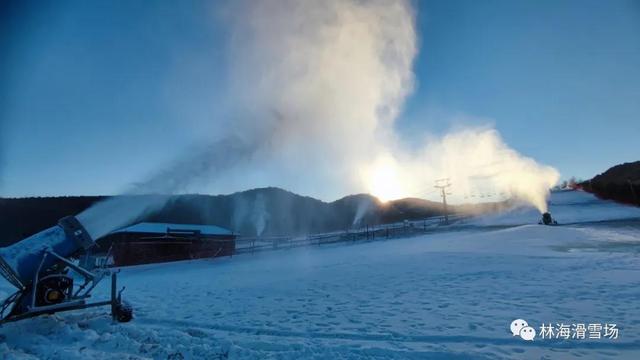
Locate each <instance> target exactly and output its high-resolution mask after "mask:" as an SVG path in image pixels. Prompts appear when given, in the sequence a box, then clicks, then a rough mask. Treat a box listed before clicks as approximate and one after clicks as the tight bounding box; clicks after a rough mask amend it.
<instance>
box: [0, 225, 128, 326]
mask: <svg viewBox="0 0 640 360" xmlns="http://www.w3.org/2000/svg"><path fill="white" fill-rule="evenodd" d="M94 245H95V242H94V240H93V239H92V238H91V235H90V234H89V233H88V232H87V230H86V229H85V228H84V226H83V225H82V224H81V223H80V222H79V221H78V220H77V219H76V218H75V217H73V216H68V217H66V218H63V219H61V220H60V221H59V222H58V225H55V226H52V227H51V228H49V229H46V230H43V231H41V232H39V233H37V234H35V235H32V236H30V237H28V238H26V239H24V240H22V241H20V242H18V243H16V244H14V245H10V246H9V247H5V248H0V275H2V276H3V277H4V278H6V279H7V281H9V282H10V283H11V284H13V285H14V286H15V287H16V288H17V289H18V291H16V292H15V293H14V294H12V295H11V296H9V297H8V298H7V299H5V300H4V302H2V303H0V324H3V323H6V322H10V321H16V320H21V319H26V318H30V317H34V316H37V315H41V314H52V313H55V312H58V311H67V310H76V309H84V308H89V307H95V306H105V305H110V306H111V315H112V317H113V320H114V321H120V322H126V321H129V320H131V319H132V309H131V307H130V306H128V305H127V304H125V303H124V302H123V301H122V291H124V287H123V288H122V289H121V290H120V291H119V292H118V291H117V290H116V286H117V282H116V280H117V275H116V272H115V271H112V270H107V269H105V268H98V269H97V270H94V272H92V271H89V270H88V269H86V268H84V267H82V266H80V265H78V264H76V263H75V262H74V260H73V259H75V258H76V256H77V254H79V253H81V252H82V251H83V250H84V251H86V250H87V249H89V248H91V247H92V246H94ZM3 257H5V258H3ZM70 272H71V273H73V274H69V273H70ZM108 274H110V275H111V298H110V299H109V300H104V301H98V302H93V303H89V302H87V299H88V298H90V297H91V295H90V293H91V291H92V290H93V289H94V288H95V287H96V285H98V283H99V282H100V281H101V280H102V279H103V278H104V277H105V276H106V275H108ZM71 275H75V276H71ZM75 279H81V280H83V281H82V284H81V285H79V286H78V285H75V284H74V280H75ZM7 312H8V314H6V315H5V313H7Z"/></svg>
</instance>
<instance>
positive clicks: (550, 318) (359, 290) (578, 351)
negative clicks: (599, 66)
mask: <svg viewBox="0 0 640 360" xmlns="http://www.w3.org/2000/svg"><path fill="white" fill-rule="evenodd" d="M550 211H551V213H552V215H553V216H554V217H556V218H557V220H558V221H559V222H560V223H562V224H567V223H570V224H569V225H561V226H541V225H535V224H536V223H537V221H538V218H539V214H537V213H535V211H530V210H526V209H525V210H516V211H513V212H510V213H508V214H502V215H499V216H486V217H482V218H477V219H474V220H473V221H474V222H475V223H476V224H478V225H479V226H478V228H481V225H482V224H487V225H493V224H506V225H510V226H509V227H506V228H502V229H500V230H482V231H478V230H477V229H476V230H473V229H472V230H469V229H466V230H460V231H451V232H442V233H436V234H430V235H426V236H421V237H414V238H406V239H393V240H379V241H373V242H366V243H356V244H335V245H330V246H320V247H317V246H316V247H306V248H295V249H287V250H279V251H271V252H261V253H255V254H253V255H252V254H245V255H241V256H234V257H233V258H223V259H215V260H197V261H189V262H177V263H171V264H156V265H145V266H137V267H130V268H125V269H122V272H121V275H120V278H119V281H120V283H121V284H123V285H126V287H127V289H126V290H125V292H124V297H125V299H127V300H128V301H129V302H131V303H132V305H133V306H134V309H135V310H134V311H135V313H134V316H135V319H134V320H133V321H132V322H131V323H126V324H112V323H111V322H110V317H109V314H108V309H107V308H103V309H102V308H96V309H87V310H83V311H76V312H69V313H59V314H56V315H53V316H44V317H39V318H35V319H30V320H25V321H22V322H18V323H13V324H7V325H5V326H3V327H2V328H0V354H2V356H0V358H7V359H88V358H95V359H122V358H128V359H201V358H202V359H226V358H230V359H262V358H278V359H301V358H318V359H361V358H367V359H369V358H382V359H406V358H414V359H422V358H431V359H433V358H435V359H469V358H477V359H503V358H504V359H511V358H536V359H539V358H554V359H555V358H563V359H566V358H581V359H613V358H623V359H638V358H640V301H639V300H640V258H639V257H638V254H639V253H640V209H639V208H634V207H628V206H623V205H618V204H614V203H611V202H607V201H602V200H598V199H596V198H594V197H593V196H591V195H589V194H585V193H581V192H566V193H554V194H553V195H552V198H551V207H550ZM603 220H607V221H604V222H603ZM523 224H524V225H523ZM532 224H533V225H532ZM102 285H103V287H102V288H99V289H98V291H96V293H95V295H94V296H96V297H99V296H105V297H106V296H108V290H109V289H108V288H107V287H108V286H107V285H108V284H107V283H106V282H105V283H104V284H102ZM10 290H11V289H10V287H9V285H8V284H2V287H1V288H0V291H4V292H5V293H8V292H9V291H10ZM0 295H3V294H0ZM517 318H522V319H525V320H527V321H528V322H529V324H530V325H532V326H534V327H535V328H536V330H538V327H539V326H540V325H541V324H542V323H561V322H563V323H565V324H571V323H602V324H605V323H615V324H617V327H618V328H619V337H618V339H600V340H596V339H584V340H577V339H570V340H563V339H540V338H536V339H534V340H533V341H529V342H528V341H524V340H523V339H521V338H520V337H518V336H515V337H514V336H512V334H511V332H510V330H509V325H510V323H511V321H512V320H514V319H517Z"/></svg>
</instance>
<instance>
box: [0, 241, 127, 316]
mask: <svg viewBox="0 0 640 360" xmlns="http://www.w3.org/2000/svg"><path fill="white" fill-rule="evenodd" d="M48 256H52V257H54V258H56V259H57V260H58V261H60V263H61V264H64V267H65V270H66V269H67V268H68V269H69V270H72V271H73V272H75V273H76V274H78V275H80V276H81V277H82V278H83V280H84V282H83V284H82V285H80V286H79V287H77V289H74V287H73V281H72V280H71V277H70V276H68V275H67V272H66V271H65V272H57V273H53V274H50V275H46V276H42V277H41V270H42V269H41V268H42V265H43V264H44V263H45V260H46V258H47V257H48ZM0 268H1V271H2V275H3V276H5V277H7V276H6V275H9V276H8V277H7V279H8V280H9V278H13V279H12V280H17V276H16V275H15V274H13V270H11V268H10V267H8V265H7V264H6V262H5V261H4V260H3V259H2V258H0ZM7 273H8V274H7ZM108 274H110V275H111V299H110V300H104V301H98V302H93V303H87V302H86V300H87V299H88V298H90V297H91V294H90V292H91V291H92V290H93V289H94V288H95V287H96V285H98V283H99V282H100V281H101V280H102V279H103V278H104V277H105V276H106V275H108ZM12 275H13V276H12ZM51 280H53V281H55V280H59V281H60V280H62V281H70V282H69V284H70V286H69V287H67V288H65V289H63V290H60V289H53V290H51V289H49V290H50V293H51V291H63V292H64V294H62V295H64V300H62V301H60V302H58V303H52V304H45V305H43V304H41V303H42V301H41V298H42V295H43V294H42V292H43V291H44V289H42V288H41V286H40V284H42V283H43V282H46V281H51ZM10 281H11V280H10ZM11 282H12V283H13V281H11ZM18 282H19V281H18ZM33 284H36V285H35V289H34V288H33V286H34V285H33ZM14 285H15V284H14ZM20 285H22V284H21V283H20ZM116 287H117V272H116V271H105V270H102V271H100V272H98V273H93V272H90V271H88V270H86V269H84V268H82V267H80V266H78V265H76V264H74V263H73V262H71V261H70V260H69V259H67V258H64V257H62V256H60V255H58V254H56V253H55V252H54V251H52V250H48V249H47V250H44V253H43V256H42V260H41V261H40V266H39V268H38V271H37V272H36V274H35V276H34V279H33V282H32V283H31V284H30V285H28V286H24V285H22V286H21V287H20V289H19V290H18V291H17V292H15V293H14V294H13V295H11V296H9V297H8V298H7V299H6V300H5V301H4V302H3V303H2V305H1V306H0V324H3V323H7V322H11V321H18V320H22V319H27V318H31V317H34V316H38V315H42V314H51V313H54V312H60V311H68V310H78V309H86V308H90V307H96V306H106V305H110V306H111V315H112V318H113V320H114V321H120V322H126V321H129V320H131V318H132V316H131V308H130V307H129V306H128V305H127V304H126V303H124V302H122V291H124V287H123V288H122V289H121V290H120V291H116ZM45 296H46V294H45ZM11 306H12V308H11V311H10V312H9V314H8V315H7V316H4V313H5V312H6V311H7V309H8V308H9V307H11ZM16 307H24V308H23V309H19V310H20V311H17V312H16V310H18V309H16Z"/></svg>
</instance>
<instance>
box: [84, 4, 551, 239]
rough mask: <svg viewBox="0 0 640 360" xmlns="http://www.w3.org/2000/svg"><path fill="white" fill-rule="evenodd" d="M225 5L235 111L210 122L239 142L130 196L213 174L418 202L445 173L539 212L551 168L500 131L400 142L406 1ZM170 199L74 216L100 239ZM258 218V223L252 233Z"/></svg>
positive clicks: (307, 190)
mask: <svg viewBox="0 0 640 360" xmlns="http://www.w3.org/2000/svg"><path fill="white" fill-rule="evenodd" d="M228 10H229V11H228V12H227V15H228V19H229V20H228V21H229V28H230V29H232V36H231V38H230V40H229V44H228V45H229V46H228V47H227V50H228V54H229V62H228V63H229V68H228V69H226V70H227V73H228V79H229V83H228V84H226V85H227V86H226V87H225V91H226V92H227V93H228V95H229V96H228V98H229V99H230V100H229V102H230V104H227V105H226V106H227V107H228V108H229V109H228V112H229V113H230V114H231V116H229V117H228V118H225V119H217V118H215V116H212V119H211V122H212V123H215V124H216V126H215V129H216V130H215V131H216V136H217V138H218V139H229V138H230V137H232V136H234V135H236V134H242V135H243V139H244V140H245V141H242V142H238V143H239V144H241V145H240V146H239V148H238V145H237V144H236V143H235V142H233V141H228V140H223V141H222V142H221V143H216V144H215V145H214V146H213V148H215V149H216V150H215V151H205V152H204V153H202V154H195V156H187V157H185V158H184V159H182V160H181V161H179V162H177V164H176V165H175V166H169V167H166V168H165V170H164V171H161V172H160V173H159V174H157V175H156V176H152V177H151V178H150V180H148V181H146V182H143V183H142V184H140V185H139V186H136V187H135V189H134V190H132V191H130V192H127V194H128V195H135V194H142V193H144V194H149V193H152V194H153V193H156V194H171V193H175V191H179V190H180V189H182V188H184V187H185V186H186V185H188V184H191V183H193V182H194V181H202V180H203V179H207V180H208V179H209V176H211V175H212V172H213V171H214V170H215V180H216V184H217V185H216V186H217V187H216V190H217V191H218V192H222V191H223V190H224V191H234V190H240V189H242V188H249V187H257V186H274V185H275V186H281V187H284V188H286V189H288V190H291V191H294V192H298V193H303V194H308V195H311V196H315V197H318V198H321V199H324V200H333V199H335V198H337V197H339V196H343V195H345V194H349V193H360V192H362V191H368V192H370V193H372V194H373V195H375V196H378V197H379V198H380V199H381V200H388V199H393V198H400V197H407V196H415V197H421V196H423V195H424V194H425V188H429V187H431V186H432V184H433V180H434V179H437V178H442V177H449V178H451V181H452V182H453V183H454V184H455V186H456V191H459V190H461V189H465V188H472V187H473V186H475V185H474V184H475V182H477V179H480V178H482V179H483V182H484V183H485V184H486V185H488V186H490V187H491V188H492V189H493V190H494V191H500V192H504V193H507V194H509V195H510V196H512V197H516V198H520V199H522V200H524V201H526V202H528V203H530V204H532V205H533V206H535V207H537V208H538V209H539V210H540V211H545V210H546V209H545V207H546V204H545V198H546V196H547V195H548V189H549V188H550V187H551V186H552V185H553V184H554V183H555V182H556V181H557V178H558V173H557V171H555V170H554V169H552V168H550V167H547V166H542V165H539V164H538V163H536V162H535V161H534V160H532V159H530V158H527V157H524V156H522V155H520V154H518V153H517V152H516V151H515V150H513V149H511V148H509V147H508V146H507V145H506V144H505V143H504V142H503V141H502V140H501V138H500V135H499V134H498V133H497V131H495V130H492V129H486V128H474V129H463V130H461V131H456V132H452V133H450V134H448V135H445V136H444V137H442V138H439V139H428V140H427V141H426V142H425V145H424V146H423V147H422V149H420V150H418V151H416V150H415V149H408V148H407V147H406V146H405V145H404V144H403V143H402V141H400V139H399V138H398V136H397V135H396V133H395V131H394V122H395V120H396V118H397V116H398V114H399V113H400V112H401V110H402V106H403V103H404V101H405V99H406V97H407V96H408V95H410V94H411V92H412V91H413V86H414V76H413V71H412V66H413V61H414V59H415V57H416V54H417V46H416V30H415V15H414V9H413V8H412V6H411V2H410V1H408V0H407V1H403V0H371V1H361V0H327V1H296V0H265V1H238V2H232V3H231V4H230V5H229V8H228ZM426 81H428V79H426ZM217 101H219V94H217V93H216V94H212V95H211V102H212V103H216V102H217ZM226 146H228V147H229V148H228V149H225V148H224V147H226ZM231 167H233V168H234V169H231ZM222 170H226V171H222ZM186 174H188V175H186ZM167 199H168V197H166V196H145V197H140V196H137V197H134V196H125V197H119V198H113V199H111V200H107V201H105V202H103V203H100V204H97V205H96V206H94V207H92V208H90V209H89V210H87V211H85V212H83V213H82V214H80V215H79V219H80V220H81V221H82V222H83V224H85V226H86V227H87V229H88V230H89V231H90V232H91V234H92V235H93V236H94V237H97V236H100V235H104V234H105V233H107V232H109V231H111V230H113V229H116V228H118V227H119V226H122V225H124V224H126V223H128V222H130V221H132V220H133V219H136V218H139V217H140V216H141V215H143V214H145V213H147V212H149V211H153V210H154V209H157V208H159V207H161V206H163V205H164V203H165V202H166V201H167ZM254 205H259V204H254ZM265 218H266V217H261V216H257V217H255V220H256V230H257V232H261V230H260V229H263V226H262V225H261V224H262V223H263V221H262V220H261V219H265Z"/></svg>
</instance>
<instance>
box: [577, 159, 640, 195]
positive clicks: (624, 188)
mask: <svg viewBox="0 0 640 360" xmlns="http://www.w3.org/2000/svg"><path fill="white" fill-rule="evenodd" d="M579 186H580V187H581V188H582V189H584V190H585V191H588V192H591V193H593V194H595V195H596V196H598V197H600V198H602V199H608V200H615V201H618V202H621V203H626V204H630V205H637V206H640V161H635V162H631V163H624V164H620V165H616V166H614V167H612V168H610V169H608V170H607V171H605V172H603V173H602V174H600V175H597V176H595V177H594V178H593V179H591V180H587V181H584V182H582V183H580V184H579Z"/></svg>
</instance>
